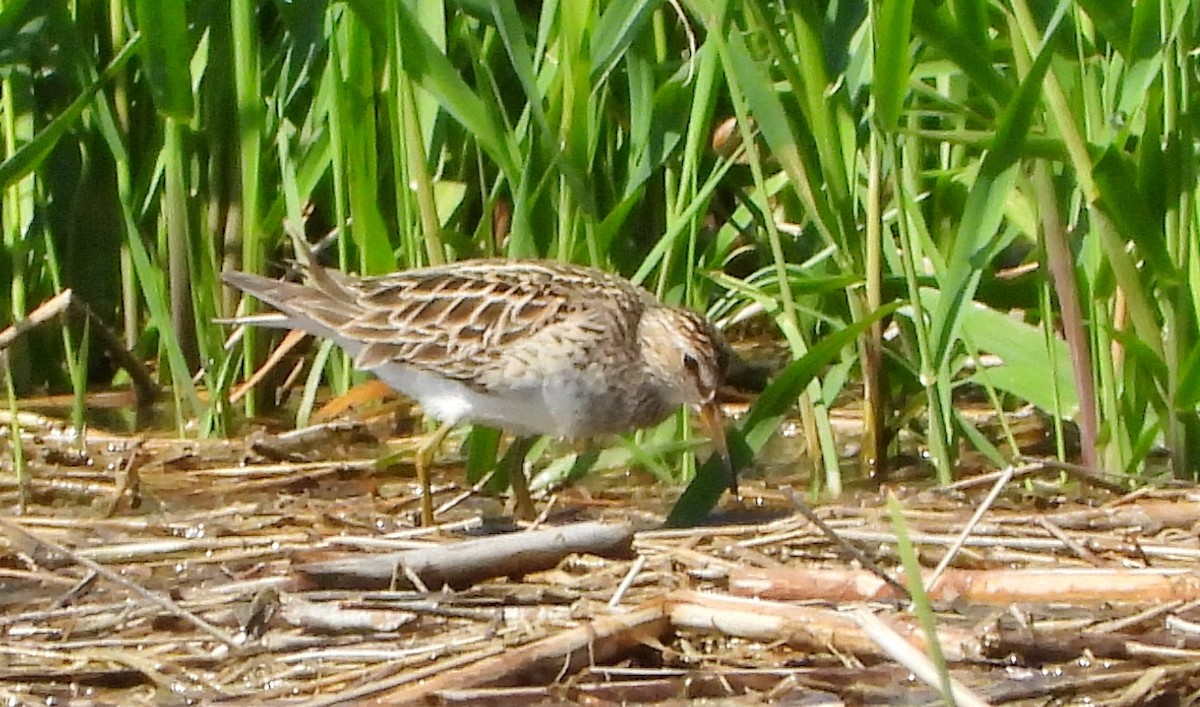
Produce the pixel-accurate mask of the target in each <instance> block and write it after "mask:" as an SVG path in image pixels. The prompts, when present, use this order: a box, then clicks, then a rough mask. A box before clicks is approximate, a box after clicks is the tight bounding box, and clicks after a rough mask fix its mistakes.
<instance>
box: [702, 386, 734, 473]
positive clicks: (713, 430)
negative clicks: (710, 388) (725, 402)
mask: <svg viewBox="0 0 1200 707" xmlns="http://www.w3.org/2000/svg"><path fill="white" fill-rule="evenodd" d="M700 424H701V425H703V427H704V432H705V433H706V434H707V435H708V437H709V439H711V440H712V443H713V446H714V447H715V448H716V452H717V454H720V455H721V464H722V465H723V466H724V468H725V478H726V480H727V482H728V483H729V490H730V491H732V492H733V495H734V496H737V495H738V480H737V471H736V470H735V469H734V468H733V460H732V459H731V458H730V457H729V444H728V443H727V442H726V441H725V419H724V417H722V415H721V407H720V406H719V405H717V404H716V402H710V403H706V404H704V405H702V406H700Z"/></svg>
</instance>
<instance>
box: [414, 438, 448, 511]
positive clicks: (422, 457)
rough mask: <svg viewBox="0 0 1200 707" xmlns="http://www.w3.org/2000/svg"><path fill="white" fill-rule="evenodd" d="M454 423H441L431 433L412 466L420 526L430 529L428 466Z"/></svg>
mask: <svg viewBox="0 0 1200 707" xmlns="http://www.w3.org/2000/svg"><path fill="white" fill-rule="evenodd" d="M454 425H455V423H453V422H443V423H441V425H440V426H439V427H438V428H437V432H434V433H433V436H432V437H430V438H429V439H428V440H427V441H426V442H425V444H422V445H421V447H420V449H418V450H417V458H416V461H415V462H414V465H415V466H416V467H417V483H419V484H420V485H421V525H422V526H425V527H430V526H432V525H433V524H434V522H433V489H432V487H431V485H430V483H429V466H430V465H431V464H432V463H433V456H434V455H435V454H437V452H438V449H439V448H440V447H441V446H442V442H443V441H444V440H445V439H446V435H448V434H450V430H452V429H454Z"/></svg>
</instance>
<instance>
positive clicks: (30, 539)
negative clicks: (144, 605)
mask: <svg viewBox="0 0 1200 707" xmlns="http://www.w3.org/2000/svg"><path fill="white" fill-rule="evenodd" d="M0 530H3V531H4V532H5V533H6V534H7V535H8V536H9V537H11V538H12V539H13V540H14V541H15V542H17V543H19V544H20V545H23V546H30V545H43V546H45V547H47V548H50V549H51V550H53V551H54V552H57V553H59V554H61V555H63V556H65V557H69V558H71V560H73V561H74V562H76V563H78V564H80V565H83V566H84V567H86V568H88V569H89V570H91V571H93V572H95V573H96V574H98V575H100V576H101V577H103V578H104V579H107V580H108V581H110V582H113V583H115V584H119V585H121V586H122V587H125V588H126V589H128V590H130V591H131V592H133V593H135V594H137V595H138V596H140V597H142V598H143V599H145V600H146V601H149V602H151V603H153V604H157V605H158V606H160V607H162V608H163V609H165V610H166V611H167V612H169V613H170V614H171V615H173V616H175V617H176V618H179V619H183V620H184V621H187V622H188V623H190V624H192V625H193V626H195V627H196V628H198V629H200V630H201V631H203V632H204V633H207V634H208V635H210V636H212V637H213V638H215V639H217V640H218V641H220V642H222V643H224V644H225V645H227V646H229V647H230V648H233V649H239V648H241V643H240V642H239V641H238V640H237V639H236V638H234V636H233V635H232V634H229V633H227V632H226V631H225V630H223V629H221V628H219V627H217V626H214V625H213V624H210V623H209V622H207V621H205V620H204V619H202V618H200V617H199V616H197V615H196V614H193V613H192V612H190V611H188V610H187V609H185V608H183V607H182V606H180V605H179V604H176V603H175V602H174V601H173V600H171V599H170V598H169V597H165V596H162V595H161V594H157V593H155V592H152V591H150V590H148V589H146V588H145V587H142V586H140V585H138V584H135V583H134V582H131V581H129V580H128V579H125V578H124V577H122V576H121V575H119V574H117V573H116V572H113V571H112V570H110V569H109V568H107V567H105V566H104V565H102V564H100V563H98V562H95V561H93V560H90V559H88V558H87V557H84V556H83V555H81V554H79V553H78V552H75V551H74V550H72V549H70V548H68V547H67V546H65V545H60V544H59V543H56V542H54V541H53V540H48V539H46V538H44V537H41V536H39V535H35V534H34V533H31V532H29V531H27V530H25V529H24V528H22V527H20V526H18V525H17V524H15V523H12V522H10V521H8V520H5V519H3V518H0Z"/></svg>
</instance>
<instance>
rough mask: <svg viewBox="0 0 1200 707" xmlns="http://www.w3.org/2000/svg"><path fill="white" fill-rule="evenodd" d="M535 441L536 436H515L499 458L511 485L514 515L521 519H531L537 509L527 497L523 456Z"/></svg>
mask: <svg viewBox="0 0 1200 707" xmlns="http://www.w3.org/2000/svg"><path fill="white" fill-rule="evenodd" d="M536 441H537V437H517V438H516V439H514V440H513V443H512V444H510V445H509V446H508V451H506V452H505V453H504V458H503V459H501V460H500V463H501V464H503V465H504V467H505V472H507V473H508V483H509V485H510V486H512V492H513V505H514V515H516V517H518V518H520V519H521V520H533V519H534V518H536V517H537V509H535V508H534V507H533V499H532V498H530V497H529V482H528V480H527V479H526V478H525V456H526V455H528V454H529V450H530V449H531V448H532V447H533V443H534V442H536Z"/></svg>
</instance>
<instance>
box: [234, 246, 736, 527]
mask: <svg viewBox="0 0 1200 707" xmlns="http://www.w3.org/2000/svg"><path fill="white" fill-rule="evenodd" d="M304 270H305V272H306V273H307V279H308V283H307V284H299V283H295V282H287V281H278V280H271V279H268V278H265V277H261V276H259V275H252V274H250V273H245V272H227V273H225V274H224V276H223V277H224V280H225V282H227V283H229V284H230V285H232V286H233V287H236V288H237V289H239V290H242V291H243V292H246V293H248V294H250V295H253V296H254V297H257V298H258V299H260V300H262V301H263V302H266V303H267V304H269V305H271V306H272V307H274V308H275V309H276V310H277V313H275V314H271V315H266V316H262V315H259V316H255V317H250V318H242V319H241V320H234V321H241V322H244V323H249V324H257V325H260V326H270V327H276V328H289V329H300V330H303V331H305V332H307V333H309V334H312V335H315V336H320V337H324V338H328V339H332V340H333V341H334V342H336V343H337V344H338V345H339V346H341V347H342V348H343V349H345V350H346V351H347V353H349V354H350V355H351V356H352V357H353V361H354V365H355V367H356V368H359V369H361V370H364V371H370V372H371V373H373V374H375V375H376V376H377V377H379V378H380V379H382V380H383V381H384V382H385V383H386V384H387V385H388V386H390V387H391V388H393V389H395V390H396V391H398V392H400V393H403V394H404V395H406V396H408V397H410V398H413V399H414V400H416V401H417V402H418V403H420V405H421V407H422V409H423V410H424V411H425V413H426V414H427V415H429V416H431V417H433V418H435V419H437V420H440V421H441V423H442V424H441V427H440V428H439V429H438V431H437V432H436V433H435V434H434V435H433V436H432V437H431V438H430V439H429V441H428V442H427V443H426V444H424V445H423V446H422V448H421V449H420V450H419V451H418V453H417V458H416V461H415V466H416V471H417V480H418V482H419V484H420V486H421V493H422V495H421V520H422V523H423V524H425V525H432V524H433V523H434V517H433V501H432V495H431V493H430V483H429V474H428V465H429V464H430V462H431V461H432V457H433V455H434V454H435V453H436V452H437V449H438V448H439V447H440V445H441V442H442V440H443V439H444V438H445V436H446V434H448V433H449V432H450V430H451V429H453V428H454V427H455V426H456V425H458V424H461V423H475V424H481V425H486V426H490V427H496V428H500V429H502V430H505V431H507V432H510V433H513V434H516V435H519V436H537V435H551V436H554V437H561V438H568V439H585V438H591V437H595V436H597V435H603V434H609V433H620V432H626V431H629V430H633V429H637V428H642V427H648V426H650V425H653V424H656V423H658V422H660V421H662V420H663V419H665V418H666V417H667V416H668V415H670V414H671V413H672V412H674V411H675V410H677V409H679V408H680V407H681V406H684V405H687V406H690V407H692V408H694V409H696V410H697V411H698V412H699V413H700V420H701V422H702V424H703V426H704V427H705V428H706V432H707V433H708V435H709V437H710V438H711V439H712V441H713V444H714V446H715V447H716V450H717V452H718V453H719V454H721V455H722V458H723V461H724V464H725V469H726V473H727V475H728V479H729V484H730V488H731V489H733V490H734V491H735V493H736V490H737V482H736V477H735V476H734V473H733V469H732V467H731V465H730V461H729V453H728V450H727V449H726V447H725V431H724V427H723V425H722V420H721V413H720V408H719V407H718V406H717V403H716V393H717V388H718V387H719V386H720V385H721V383H722V381H723V379H724V376H725V371H726V367H727V365H728V363H729V348H728V346H727V345H726V344H725V342H724V340H723V338H722V337H721V335H720V334H719V333H718V332H717V330H716V329H715V328H714V327H713V325H712V324H711V323H710V322H709V321H708V320H707V319H705V318H704V317H703V316H701V315H699V314H697V313H695V312H693V311H691V310H689V309H685V308H681V307H669V306H666V305H664V304H662V303H661V302H660V301H658V299H656V298H655V297H654V296H653V295H652V294H650V293H649V292H648V291H646V290H645V289H643V288H641V287H639V286H637V285H634V284H633V283H631V282H629V281H627V280H625V279H623V278H621V277H618V276H616V275H612V274H609V273H606V272H603V271H601V270H597V269H595V268H589V267H582V266H578V265H567V264H563V263H557V262H551V261H542V260H502V259H489V260H468V261H462V262H458V263H453V264H449V265H441V266H436V267H427V268H420V269H415V270H406V271H401V272H397V273H393V274H391V275H381V276H375V277H358V276H354V275H348V274H345V273H342V272H340V271H337V270H331V269H327V268H324V267H321V266H319V265H316V264H315V262H314V263H310V264H308V265H306V266H304ZM517 466H519V465H517ZM509 481H510V483H511V484H512V489H513V497H514V500H515V505H516V509H517V514H518V515H519V516H523V517H532V516H533V515H534V511H533V504H532V501H531V500H530V497H529V490H528V486H527V482H526V480H525V477H524V473H523V472H522V471H521V470H520V469H519V468H518V469H515V470H513V471H511V472H510V480H509Z"/></svg>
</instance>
